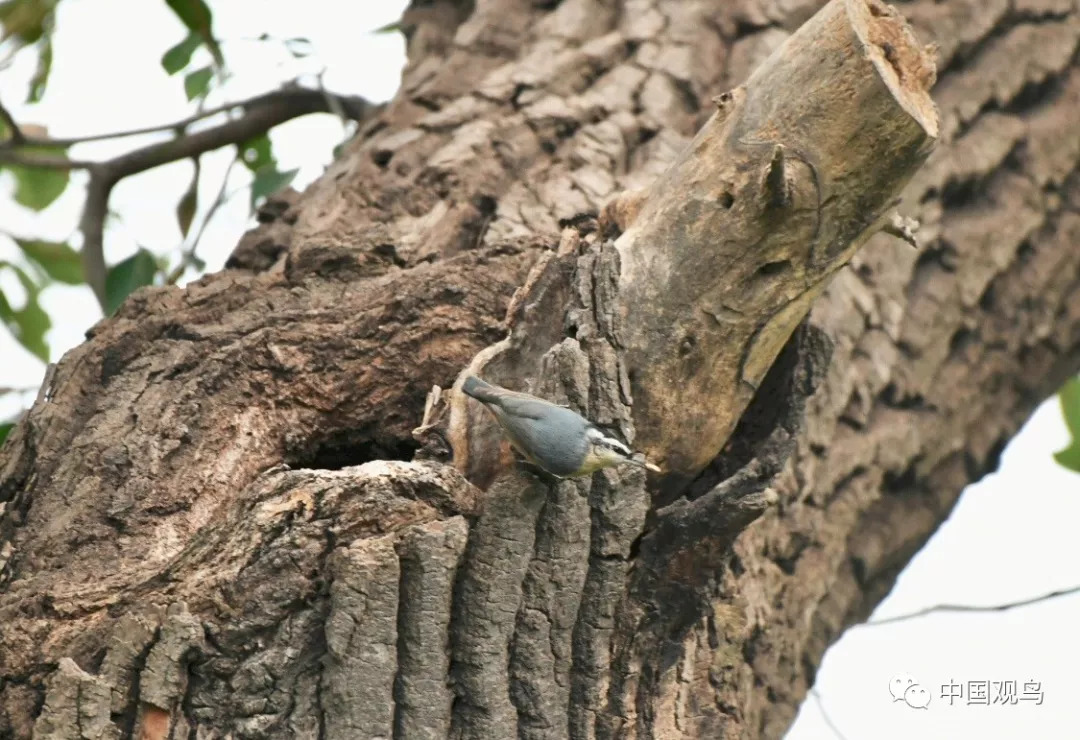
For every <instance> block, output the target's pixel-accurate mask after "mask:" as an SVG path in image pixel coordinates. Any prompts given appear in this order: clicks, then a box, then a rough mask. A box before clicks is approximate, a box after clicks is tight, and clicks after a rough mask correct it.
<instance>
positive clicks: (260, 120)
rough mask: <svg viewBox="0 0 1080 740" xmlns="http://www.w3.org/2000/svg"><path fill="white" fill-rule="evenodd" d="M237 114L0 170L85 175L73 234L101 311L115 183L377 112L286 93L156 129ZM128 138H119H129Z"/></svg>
mask: <svg viewBox="0 0 1080 740" xmlns="http://www.w3.org/2000/svg"><path fill="white" fill-rule="evenodd" d="M236 108H239V109H241V110H243V115H241V116H240V117H238V118H234V119H232V120H229V121H226V122H225V123H222V124H220V125H218V126H214V127H211V128H208V129H205V130H203V131H198V132H196V133H193V134H189V135H186V136H179V137H177V138H175V139H169V140H168V141H162V142H158V143H156V144H150V145H147V146H144V147H141V148H139V149H135V150H132V151H130V152H128V153H126V154H122V155H120V156H118V157H115V158H113V159H109V160H106V161H103V162H89V161H83V160H68V159H63V158H60V157H52V156H43V155H39V154H32V153H26V152H21V151H19V149H18V148H5V147H0V164H18V165H22V166H24V167H44V168H48V169H65V170H70V169H85V170H87V171H88V172H89V173H90V183H89V185H88V186H87V192H86V204H85V205H84V206H83V213H82V218H81V219H80V221H79V229H80V231H81V232H82V235H83V245H82V261H83V273H84V275H85V277H86V282H87V283H88V284H89V285H90V288H91V289H92V290H93V291H94V295H95V296H96V297H97V300H98V303H99V304H100V305H101V306H102V308H104V307H105V276H106V272H107V268H106V265H105V256H104V252H103V240H104V230H105V216H106V214H107V213H108V208H109V193H110V192H111V191H112V188H113V186H114V185H116V183H118V182H119V181H120V180H122V179H124V178H125V177H128V176H130V175H134V174H137V173H139V172H144V171H146V170H149V169H152V168H154V167H158V166H160V165H163V164H168V163H170V162H176V161H179V160H181V159H187V158H189V157H193V156H196V155H199V154H203V153H205V152H208V151H212V150H214V149H219V148H221V147H223V146H226V145H229V144H239V143H240V142H243V141H246V140H248V139H251V138H253V137H255V136H258V135H259V134H262V133H265V132H266V131H269V130H270V129H272V128H273V127H274V126H277V125H279V124H281V123H284V122H285V121H289V120H292V119H293V118H299V117H300V116H304V115H307V114H309V113H327V112H331V111H334V112H339V113H340V112H343V113H345V114H346V115H348V116H349V117H352V118H354V119H357V120H359V119H362V118H364V117H366V116H368V115H371V114H372V113H373V112H374V111H376V110H378V109H379V107H377V106H373V105H372V104H371V103H369V102H368V101H367V100H365V99H364V98H360V97H346V96H340V95H331V94H328V93H326V92H324V91H321V90H305V89H300V88H290V89H285V90H278V91H275V92H272V93H267V94H265V95H260V96H258V97H255V98H251V99H250V100H247V101H244V102H242V103H233V104H230V105H227V106H222V107H221V108H217V109H212V110H210V111H206V112H204V113H201V114H198V115H196V116H193V117H191V118H189V119H185V121H181V122H179V123H174V124H171V125H169V126H162V127H160V129H157V130H164V129H166V128H175V127H183V126H185V125H187V124H189V123H192V122H194V121H196V120H199V119H201V118H205V117H207V116H209V115H213V114H214V113H221V112H224V111H227V110H232V109H236ZM132 133H133V132H128V133H127V134H124V135H132ZM92 138H93V137H89V138H84V139H81V140H73V139H25V142H24V145H25V146H35V147H37V146H43V147H62V146H67V145H69V144H71V143H77V142H78V141H89V140H91V139H92Z"/></svg>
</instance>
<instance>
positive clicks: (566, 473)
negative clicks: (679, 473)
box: [461, 375, 661, 478]
mask: <svg viewBox="0 0 1080 740" xmlns="http://www.w3.org/2000/svg"><path fill="white" fill-rule="evenodd" d="M461 390H462V392H463V393H465V395H467V396H470V397H472V398H475V399H476V400H477V401H479V402H480V403H482V404H484V406H485V408H487V410H488V411H490V412H491V414H492V415H493V416H494V417H495V420H496V421H497V422H498V423H499V426H500V427H501V428H502V430H503V432H504V433H505V434H506V436H507V438H508V439H509V440H510V444H512V445H513V447H514V449H516V450H517V451H518V452H519V453H521V455H522V456H523V457H524V458H525V459H526V460H527V461H528V462H530V463H532V464H533V465H535V466H536V467H538V468H540V469H541V470H543V471H545V472H547V473H549V474H551V475H553V476H555V477H556V478H574V477H579V476H585V475H591V474H592V473H594V472H596V471H597V470H602V469H604V468H611V467H615V466H617V465H621V464H623V463H626V464H630V465H636V466H637V467H639V468H645V469H647V470H651V471H653V472H657V473H659V472H661V471H660V468H658V467H657V466H656V465H653V464H652V463H650V462H648V461H646V460H638V459H635V458H634V457H633V455H634V454H635V453H634V451H633V450H631V449H630V448H629V447H627V446H626V445H625V444H623V443H622V442H621V441H620V440H618V439H616V438H615V437H613V436H611V435H610V434H608V433H607V432H605V431H604V430H603V429H601V428H600V427H598V426H596V425H595V424H593V423H592V422H591V421H589V420H588V419H586V418H585V417H583V416H581V415H580V414H578V413H577V412H575V411H573V410H572V409H569V408H566V407H565V406H559V405H557V404H554V403H551V402H550V401H545V400H544V399H542V398H537V397H536V396H530V395H529V394H528V393H519V392H517V391H511V390H507V389H506V388H500V387H499V386H497V385H492V384H491V383H488V382H486V381H483V380H481V379H480V378H478V377H476V376H475V375H470V376H469V377H467V378H465V380H464V382H463V383H462V385H461Z"/></svg>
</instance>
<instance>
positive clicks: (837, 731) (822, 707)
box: [809, 688, 847, 740]
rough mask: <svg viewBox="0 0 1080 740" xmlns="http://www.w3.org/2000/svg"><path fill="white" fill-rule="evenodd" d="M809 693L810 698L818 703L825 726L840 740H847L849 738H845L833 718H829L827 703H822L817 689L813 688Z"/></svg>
mask: <svg viewBox="0 0 1080 740" xmlns="http://www.w3.org/2000/svg"><path fill="white" fill-rule="evenodd" d="M809 693H810V696H812V697H814V701H815V702H816V703H817V707H818V711H819V712H821V718H822V719H823V720H825V724H826V725H828V726H829V729H830V730H832V732H833V734H834V735H836V737H837V738H839V740H847V737H845V736H844V733H842V732H840V728H839V727H837V726H836V723H835V722H833V720H832V717H830V716H829V713H828V712H827V711H825V702H824V701H822V699H821V694H819V693H818V690H817V689H816V688H811V689H810V692H809Z"/></svg>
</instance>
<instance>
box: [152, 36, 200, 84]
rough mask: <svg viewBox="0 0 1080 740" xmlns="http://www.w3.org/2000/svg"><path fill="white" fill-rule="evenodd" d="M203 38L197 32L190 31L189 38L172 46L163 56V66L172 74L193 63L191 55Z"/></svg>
mask: <svg viewBox="0 0 1080 740" xmlns="http://www.w3.org/2000/svg"><path fill="white" fill-rule="evenodd" d="M201 43H202V39H201V38H200V37H199V34H197V33H194V32H192V33H189V34H188V35H187V38H185V39H184V40H183V41H181V42H180V43H179V44H177V45H176V46H173V47H170V48H169V50H168V51H166V52H165V53H164V54H163V55H162V56H161V66H162V67H164V68H165V71H166V72H168V73H169V74H171V75H174V74H176V73H177V72H179V71H180V70H182V69H183V68H184V67H186V66H188V65H189V64H190V63H191V55H192V54H194V53H195V50H196V49H198V48H199V44H201Z"/></svg>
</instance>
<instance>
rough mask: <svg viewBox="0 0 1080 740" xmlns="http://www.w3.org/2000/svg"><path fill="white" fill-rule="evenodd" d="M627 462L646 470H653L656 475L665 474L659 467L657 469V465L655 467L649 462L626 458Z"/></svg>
mask: <svg viewBox="0 0 1080 740" xmlns="http://www.w3.org/2000/svg"><path fill="white" fill-rule="evenodd" d="M626 461H627V462H628V463H632V464H634V465H637V466H638V467H639V468H645V469H646V470H651V471H652V472H654V473H662V472H664V471H662V470H660V468H659V467H657V466H656V465H653V464H652V463H651V462H649V461H648V460H638V459H636V458H633V457H628V458H626Z"/></svg>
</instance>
